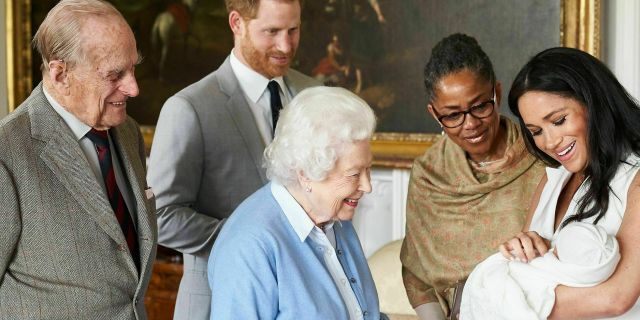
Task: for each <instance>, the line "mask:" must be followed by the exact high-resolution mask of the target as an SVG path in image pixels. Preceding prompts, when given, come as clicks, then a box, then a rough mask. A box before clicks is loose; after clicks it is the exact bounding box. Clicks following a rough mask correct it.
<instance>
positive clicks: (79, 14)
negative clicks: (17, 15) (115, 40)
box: [32, 0, 128, 73]
mask: <svg viewBox="0 0 640 320" xmlns="http://www.w3.org/2000/svg"><path fill="white" fill-rule="evenodd" d="M100 17H106V18H109V17H117V18H118V19H120V20H121V21H122V22H123V23H125V24H126V20H125V19H124V17H123V16H122V14H121V13H120V12H119V11H118V10H117V9H116V8H115V7H114V6H113V5H112V4H110V3H109V2H106V1H104V0H61V1H60V2H58V4H56V5H55V7H53V8H52V9H51V10H50V11H49V13H47V16H46V17H45V18H44V21H43V22H42V24H40V27H39V28H38V31H36V34H35V35H34V36H33V40H32V43H33V46H34V48H35V49H36V50H38V52H39V53H40V55H41V56H42V66H41V70H42V72H43V73H47V72H49V61H53V60H62V61H64V62H66V63H67V64H68V65H69V66H70V67H74V66H75V65H76V64H77V63H80V62H85V61H86V60H87V57H86V52H85V48H84V46H83V42H84V41H86V36H88V35H85V34H84V33H83V32H82V30H83V27H84V26H85V24H86V21H87V20H88V19H92V18H100ZM127 26H128V25H127Z"/></svg>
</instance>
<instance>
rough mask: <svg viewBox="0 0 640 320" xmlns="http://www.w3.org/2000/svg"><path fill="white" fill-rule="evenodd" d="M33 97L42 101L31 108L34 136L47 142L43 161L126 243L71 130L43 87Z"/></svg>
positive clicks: (91, 213) (101, 223)
mask: <svg viewBox="0 0 640 320" xmlns="http://www.w3.org/2000/svg"><path fill="white" fill-rule="evenodd" d="M32 95H36V98H38V99H39V100H37V99H36V100H33V101H34V103H33V104H32V106H33V107H32V108H31V109H30V119H31V128H32V130H33V131H32V132H33V133H32V137H33V138H34V139H38V140H41V141H44V142H45V143H46V145H45V146H44V147H43V149H42V152H41V153H40V158H42V160H43V161H44V163H45V164H46V165H47V167H49V169H50V170H51V172H52V173H53V175H54V176H55V177H56V178H57V179H58V180H60V182H61V183H62V184H63V185H64V186H65V188H66V189H67V190H68V191H69V193H70V194H71V195H72V197H73V198H74V200H76V201H77V202H78V204H79V205H80V206H81V207H82V208H83V209H84V211H85V212H86V213H87V214H88V216H89V217H90V218H92V219H93V220H95V221H96V223H97V224H98V225H99V226H100V228H102V229H103V230H104V232H106V233H107V234H108V235H109V236H110V237H111V238H112V239H113V240H114V241H116V242H117V243H124V242H125V239H124V236H123V234H122V231H121V230H120V225H119V224H118V220H117V219H116V217H115V215H114V213H113V209H111V205H110V204H109V200H108V199H107V197H106V196H105V195H104V194H103V193H102V192H97V190H101V189H102V188H101V187H100V185H99V184H98V181H97V180H96V177H95V176H94V175H93V173H92V171H91V169H90V167H89V163H88V162H87V159H86V156H85V155H84V153H83V152H82V149H80V145H79V144H78V141H76V139H75V137H74V136H73V133H72V132H71V129H69V127H68V126H67V125H66V124H65V123H64V121H63V120H62V118H60V116H59V115H58V114H57V113H56V112H55V110H53V107H51V105H50V104H49V103H48V101H47V100H46V98H45V96H44V93H42V87H41V85H39V86H38V87H37V88H36V89H35V90H34V93H33V94H32Z"/></svg>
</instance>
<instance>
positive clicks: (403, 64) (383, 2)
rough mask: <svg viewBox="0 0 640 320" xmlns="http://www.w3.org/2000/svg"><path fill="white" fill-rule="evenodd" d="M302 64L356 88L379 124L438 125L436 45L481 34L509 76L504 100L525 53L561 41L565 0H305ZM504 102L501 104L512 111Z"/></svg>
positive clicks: (386, 128) (409, 128) (415, 128)
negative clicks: (433, 92)
mask: <svg viewBox="0 0 640 320" xmlns="http://www.w3.org/2000/svg"><path fill="white" fill-rule="evenodd" d="M305 5H306V6H305V8H304V12H303V17H304V21H303V30H302V40H301V45H300V49H299V52H298V55H297V56H298V62H299V65H298V68H299V69H300V70H301V71H303V72H305V73H307V74H309V75H312V76H314V77H316V78H317V79H319V80H321V81H324V82H325V83H326V84H328V85H339V86H344V87H346V88H349V89H351V90H352V91H354V92H356V93H358V94H359V95H360V96H361V97H362V98H364V99H365V100H366V101H367V102H368V103H369V104H370V105H371V106H372V107H373V108H374V109H375V111H376V115H377V116H378V120H379V125H378V132H402V133H416V132H419V133H425V132H432V133H434V132H440V131H441V130H440V128H439V126H438V125H437V123H436V122H435V121H433V120H432V119H431V118H430V117H428V116H427V114H426V100H425V95H424V87H423V80H422V79H423V77H422V69H423V68H424V65H425V63H426V61H427V59H428V58H429V56H430V54H431V48H432V47H433V46H434V45H435V44H436V43H437V42H438V41H439V40H440V39H442V38H443V37H445V36H447V35H449V34H451V33H455V32H462V33H466V34H468V35H471V36H473V37H475V38H476V39H477V40H478V41H479V43H480V45H481V46H482V47H483V49H484V50H485V51H486V52H487V54H488V55H489V57H490V58H491V60H492V61H493V63H494V68H495V69H496V73H497V77H498V80H500V81H501V82H502V83H503V101H506V99H505V97H506V94H507V93H508V91H509V87H510V86H511V81H512V80H513V78H514V77H515V74H516V73H517V71H518V70H519V68H520V67H521V66H522V65H524V63H525V62H526V60H527V59H528V58H529V57H531V56H532V55H533V54H535V53H536V52H538V51H541V50H542V49H545V48H548V47H552V46H558V45H560V33H559V30H560V13H561V12H560V8H561V6H560V0H527V1H516V2H514V1H512V0H465V1H450V0H428V1H427V0H402V1H396V0H313V1H306V3H305ZM507 109H508V108H507V106H506V105H505V104H504V103H503V104H502V108H501V110H502V112H503V113H507V112H508V111H507Z"/></svg>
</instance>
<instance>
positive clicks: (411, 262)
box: [400, 117, 544, 314]
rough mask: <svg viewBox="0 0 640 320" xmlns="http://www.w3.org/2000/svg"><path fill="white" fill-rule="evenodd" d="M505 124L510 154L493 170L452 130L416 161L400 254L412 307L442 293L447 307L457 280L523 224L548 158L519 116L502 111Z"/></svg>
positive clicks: (444, 307) (446, 311)
mask: <svg viewBox="0 0 640 320" xmlns="http://www.w3.org/2000/svg"><path fill="white" fill-rule="evenodd" d="M501 125H503V127H504V128H505V129H506V132H507V149H506V151H505V159H503V161H497V162H496V163H497V165H494V166H491V168H489V170H488V171H487V170H485V171H484V172H478V170H477V168H476V169H475V170H476V171H474V169H473V168H472V167H471V165H470V162H469V161H468V160H467V156H466V154H465V152H464V150H462V148H460V147H459V146H458V145H456V144H455V143H454V142H453V141H451V140H450V139H449V138H447V137H445V138H443V139H441V140H440V141H438V142H437V143H436V144H434V145H433V146H432V147H431V148H430V149H429V150H427V152H426V153H425V154H424V155H423V156H422V157H420V158H417V159H416V160H415V162H414V164H413V170H412V173H411V180H410V183H409V195H408V199H407V234H406V238H405V240H404V243H403V245H402V251H401V254H400V258H401V260H402V265H403V270H402V274H403V280H404V284H405V288H406V290H407V295H408V296H409V301H410V302H411V305H412V306H414V307H417V306H419V305H421V304H424V303H427V302H436V301H437V302H440V304H441V306H442V308H443V310H444V312H445V314H448V312H449V301H451V300H452V297H453V290H452V287H454V286H455V283H456V281H458V280H460V279H465V278H466V277H467V276H468V275H469V273H470V272H471V271H472V270H473V267H474V266H475V265H476V264H477V263H479V262H480V261H482V260H484V259H485V258H486V257H488V256H489V255H491V254H492V253H495V252H496V250H497V249H498V245H499V244H500V243H502V242H504V241H505V240H507V239H508V238H509V237H511V236H513V235H515V234H516V233H517V232H519V231H520V230H521V229H522V226H523V224H524V220H525V216H526V213H527V209H528V207H529V203H530V199H531V197H532V195H533V192H534V190H535V188H536V186H537V184H538V183H539V182H540V179H541V177H542V174H543V173H544V166H543V165H542V163H541V162H539V161H536V160H535V158H534V157H533V156H531V155H530V154H529V153H528V152H527V150H526V148H525V146H524V141H523V139H522V136H521V133H520V130H519V128H518V126H517V125H516V124H515V123H513V122H512V121H510V120H509V119H507V118H504V117H503V118H502V119H501ZM474 172H475V174H474ZM479 176H482V179H481V180H482V181H483V182H480V180H479V179H478V177H479Z"/></svg>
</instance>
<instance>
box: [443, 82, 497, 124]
mask: <svg viewBox="0 0 640 320" xmlns="http://www.w3.org/2000/svg"><path fill="white" fill-rule="evenodd" d="M495 105H496V87H493V98H491V99H490V100H487V101H484V102H480V103H479V104H476V105H475V106H471V107H470V108H469V109H467V110H466V111H456V112H453V113H450V114H448V115H444V116H440V115H438V112H437V111H436V108H432V109H433V113H435V115H436V117H437V119H438V121H439V122H440V123H441V124H442V125H443V126H444V127H446V128H449V129H452V128H457V127H459V126H461V125H462V124H463V123H464V121H465V120H466V118H467V114H470V115H472V116H473V117H474V118H476V119H484V118H487V117H489V116H491V115H492V114H493V109H495Z"/></svg>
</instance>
